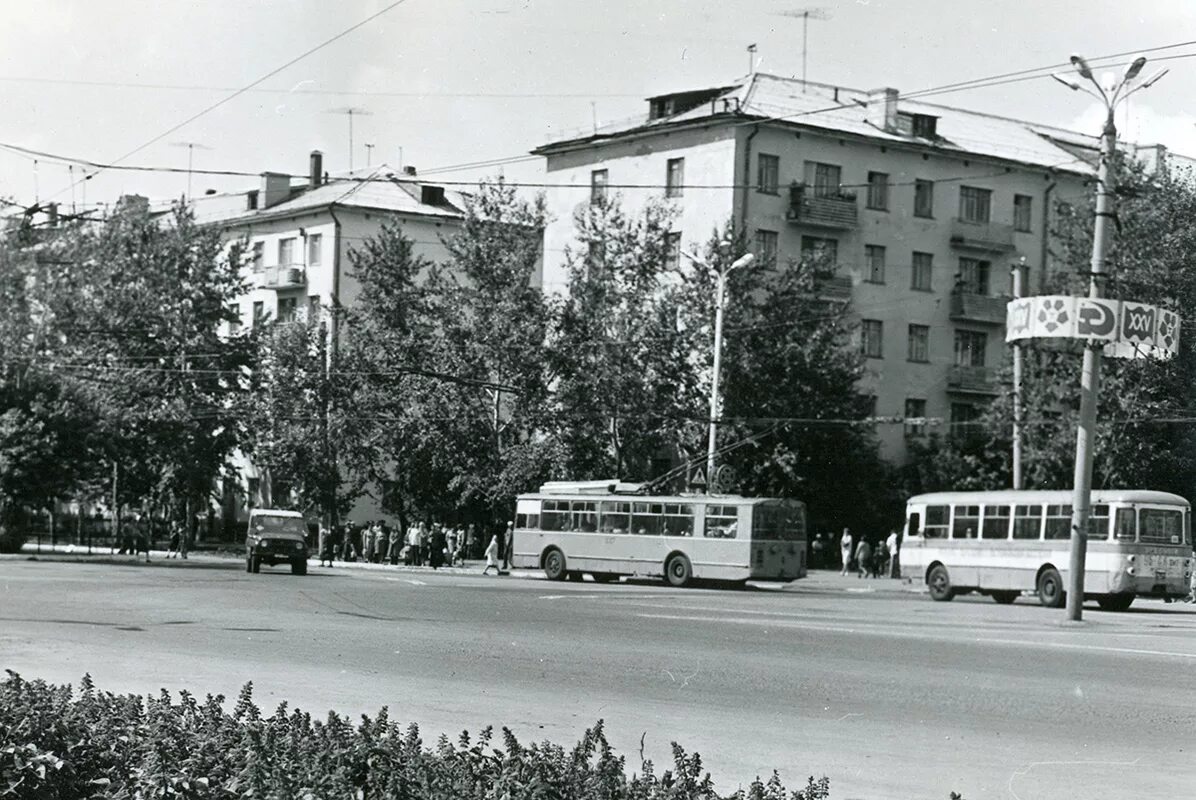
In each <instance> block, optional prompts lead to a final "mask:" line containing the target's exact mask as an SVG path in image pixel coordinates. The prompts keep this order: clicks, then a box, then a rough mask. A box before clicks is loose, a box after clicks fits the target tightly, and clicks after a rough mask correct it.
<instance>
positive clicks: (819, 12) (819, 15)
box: [776, 7, 831, 92]
mask: <svg viewBox="0 0 1196 800" xmlns="http://www.w3.org/2000/svg"><path fill="white" fill-rule="evenodd" d="M776 15H777V16H778V17H792V18H794V19H800V20H801V90H802V91H803V92H804V91H805V90H806V53H807V52H808V50H809V42H810V36H809V34H810V20H812V19H817V20H826V19H830V18H831V13H830V12H829V11H827V10H826V9H825V8H822V7H818V8H794V9H790V10H788V11H778V12H776Z"/></svg>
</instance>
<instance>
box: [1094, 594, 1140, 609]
mask: <svg viewBox="0 0 1196 800" xmlns="http://www.w3.org/2000/svg"><path fill="white" fill-rule="evenodd" d="M1133 602H1134V594H1133V593H1132V592H1122V593H1120V594H1106V595H1102V596H1101V597H1098V598H1096V604H1097V605H1098V606H1100V607H1101V610H1102V611H1125V610H1126V609H1128V608H1129V607H1130V605H1132V604H1133Z"/></svg>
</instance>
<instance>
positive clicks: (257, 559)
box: [249, 556, 262, 575]
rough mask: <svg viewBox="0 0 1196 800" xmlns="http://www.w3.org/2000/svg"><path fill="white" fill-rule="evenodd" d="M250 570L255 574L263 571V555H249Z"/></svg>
mask: <svg viewBox="0 0 1196 800" xmlns="http://www.w3.org/2000/svg"><path fill="white" fill-rule="evenodd" d="M249 571H250V572H252V573H254V574H255V575H256V574H257V573H259V572H261V571H262V557H261V556H250V557H249Z"/></svg>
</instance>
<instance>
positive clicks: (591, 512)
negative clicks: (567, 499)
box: [573, 500, 598, 533]
mask: <svg viewBox="0 0 1196 800" xmlns="http://www.w3.org/2000/svg"><path fill="white" fill-rule="evenodd" d="M573 530H575V531H581V532H582V533H594V532H595V531H597V530H598V504H597V503H595V502H594V501H593V500H574V501H573Z"/></svg>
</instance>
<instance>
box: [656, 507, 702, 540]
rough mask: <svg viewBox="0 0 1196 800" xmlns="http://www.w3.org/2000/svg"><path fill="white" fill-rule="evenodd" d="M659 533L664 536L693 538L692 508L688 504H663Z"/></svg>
mask: <svg viewBox="0 0 1196 800" xmlns="http://www.w3.org/2000/svg"><path fill="white" fill-rule="evenodd" d="M660 532H661V534H663V535H664V536H693V535H694V507H693V506H691V505H690V504H688V503H665V504H664V522H663V524H662V525H661V529H660Z"/></svg>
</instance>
